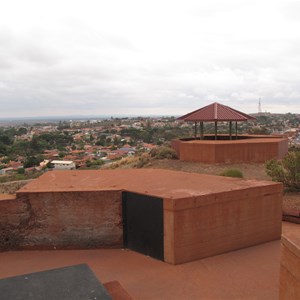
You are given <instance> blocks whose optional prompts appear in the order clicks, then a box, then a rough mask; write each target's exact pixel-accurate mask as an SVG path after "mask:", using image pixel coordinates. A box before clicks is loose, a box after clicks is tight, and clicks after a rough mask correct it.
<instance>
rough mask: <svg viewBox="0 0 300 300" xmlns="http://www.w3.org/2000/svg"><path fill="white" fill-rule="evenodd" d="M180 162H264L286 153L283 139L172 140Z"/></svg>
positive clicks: (286, 145) (285, 140) (286, 143)
mask: <svg viewBox="0 0 300 300" xmlns="http://www.w3.org/2000/svg"><path fill="white" fill-rule="evenodd" d="M172 147H173V148H174V149H175V150H176V153H177V155H178V157H179V159H180V160H183V161H194V162H204V163H235V162H265V161H267V160H270V159H272V158H282V157H283V156H284V155H285V154H286V153H287V151H288V141H287V139H285V138H278V137H277V138H274V137H269V138H250V139H244V140H237V141H235V140H233V141H213V140H203V141H200V140H196V141H193V140H191V141H180V140H173V141H172Z"/></svg>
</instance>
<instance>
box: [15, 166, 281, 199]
mask: <svg viewBox="0 0 300 300" xmlns="http://www.w3.org/2000/svg"><path fill="white" fill-rule="evenodd" d="M66 175H67V176H66ZM252 187H266V188H269V189H271V190H272V191H276V190H278V191H279V190H281V184H279V183H274V182H270V181H256V180H243V179H236V178H227V177H222V180H220V177H219V176H213V175H205V174H193V173H187V172H179V171H170V170H160V169H123V170H95V171H91V170H80V171H75V170H74V171H49V172H47V173H45V174H44V175H42V176H41V177H39V178H38V179H37V180H34V181H32V182H31V183H29V184H27V185H26V186H24V187H23V188H21V189H20V190H19V191H18V193H28V192H58V191H59V192H62V191H104V190H127V191H132V192H135V193H141V194H148V195H151V196H154V197H160V198H169V199H178V198H187V197H197V196H203V195H210V194H217V193H221V192H222V193H223V192H230V191H235V190H236V191H237V190H247V189H249V188H252Z"/></svg>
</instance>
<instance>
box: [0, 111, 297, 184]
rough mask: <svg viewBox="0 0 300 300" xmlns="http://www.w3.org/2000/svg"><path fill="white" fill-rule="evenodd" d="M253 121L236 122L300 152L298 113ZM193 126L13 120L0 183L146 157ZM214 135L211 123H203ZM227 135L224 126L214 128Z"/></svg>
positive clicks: (4, 139) (5, 128)
mask: <svg viewBox="0 0 300 300" xmlns="http://www.w3.org/2000/svg"><path fill="white" fill-rule="evenodd" d="M253 116H255V117H256V121H251V122H246V123H239V124H238V131H239V133H244V134H270V135H277V134H284V135H286V136H287V137H288V139H289V145H290V146H293V147H300V115H299V114H291V113H288V114H271V113H259V114H253ZM193 132H194V128H193V123H184V122H180V121H178V120H176V118H175V117H110V118H104V119H103V118H98V119H97V118H95V119H72V120H67V119H62V120H47V119H43V120H29V119H28V120H25V121H24V120H23V121H20V120H13V121H10V122H8V121H2V122H1V127H0V175H1V176H0V181H2V182H3V181H5V179H2V180H1V178H3V176H5V175H11V174H16V179H18V176H19V178H23V177H24V176H25V175H26V174H27V175H28V174H35V173H37V172H38V174H39V172H42V171H43V170H45V169H52V168H55V169H75V168H76V169H98V168H101V167H102V166H103V165H105V164H109V163H111V162H113V161H116V160H119V159H121V158H123V157H127V156H135V155H140V154H141V153H143V152H150V151H151V150H152V149H154V148H156V147H160V146H162V145H168V144H169V143H170V141H171V140H172V139H175V138H184V137H191V136H193V134H194V133H193ZM205 132H206V133H213V132H214V124H213V123H206V124H205ZM218 132H219V133H220V134H222V133H227V132H228V125H227V123H226V122H224V123H219V124H218Z"/></svg>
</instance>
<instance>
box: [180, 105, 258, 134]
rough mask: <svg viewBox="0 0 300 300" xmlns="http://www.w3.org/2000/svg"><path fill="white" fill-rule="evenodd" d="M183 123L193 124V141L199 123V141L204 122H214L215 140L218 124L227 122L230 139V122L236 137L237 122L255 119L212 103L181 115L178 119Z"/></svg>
mask: <svg viewBox="0 0 300 300" xmlns="http://www.w3.org/2000/svg"><path fill="white" fill-rule="evenodd" d="M178 120H182V121H185V122H194V123H195V139H197V122H200V139H201V140H202V139H203V123H204V122H214V123H215V139H217V135H218V126H217V123H218V122H229V136H230V139H232V122H235V134H236V136H237V122H245V121H248V120H256V118H255V117H252V116H250V115H247V114H245V113H243V112H240V111H238V110H236V109H233V108H231V107H229V106H226V105H223V104H220V103H217V102H215V103H212V104H209V105H207V106H204V107H202V108H200V109H197V110H195V111H193V112H190V113H188V114H186V115H183V116H181V117H179V118H178Z"/></svg>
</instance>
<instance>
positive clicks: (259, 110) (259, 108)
mask: <svg viewBox="0 0 300 300" xmlns="http://www.w3.org/2000/svg"><path fill="white" fill-rule="evenodd" d="M258 113H259V114H261V100H260V98H259V100H258Z"/></svg>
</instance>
